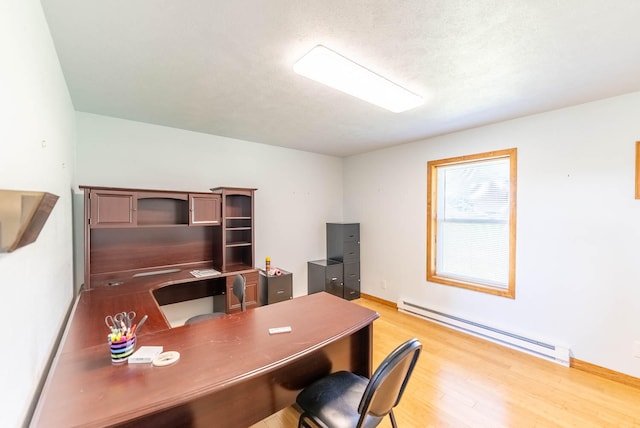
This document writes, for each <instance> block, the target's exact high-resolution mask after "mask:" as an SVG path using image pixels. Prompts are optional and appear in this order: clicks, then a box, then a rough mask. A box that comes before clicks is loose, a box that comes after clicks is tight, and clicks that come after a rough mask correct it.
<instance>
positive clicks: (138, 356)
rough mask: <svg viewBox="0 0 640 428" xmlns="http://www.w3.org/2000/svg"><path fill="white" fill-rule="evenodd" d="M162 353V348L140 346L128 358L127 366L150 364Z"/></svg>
mask: <svg viewBox="0 0 640 428" xmlns="http://www.w3.org/2000/svg"><path fill="white" fill-rule="evenodd" d="M162 351H163V347H162V346H141V347H140V349H138V350H137V351H136V352H134V353H133V354H131V355H130V356H129V359H128V361H129V364H138V363H151V362H152V361H153V359H154V358H155V357H157V356H158V355H160V354H161V353H162Z"/></svg>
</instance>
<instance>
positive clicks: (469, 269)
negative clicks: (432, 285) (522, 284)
mask: <svg viewBox="0 0 640 428" xmlns="http://www.w3.org/2000/svg"><path fill="white" fill-rule="evenodd" d="M516 153H517V152H516V149H507V150H501V151H495V152H489V153H480V154H476V155H471V156H462V157H457V158H451V159H442V160H437V161H431V162H429V163H428V166H427V169H428V172H427V174H428V178H427V193H428V195H427V235H428V236H427V281H432V282H438V283H441V284H447V285H453V286H458V287H463V288H469V289H472V290H476V291H483V292H486V293H491V294H496V295H500V296H505V297H511V298H514V297H515V242H516V234H515V230H516V164H517V159H516Z"/></svg>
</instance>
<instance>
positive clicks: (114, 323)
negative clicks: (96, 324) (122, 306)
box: [104, 311, 136, 334]
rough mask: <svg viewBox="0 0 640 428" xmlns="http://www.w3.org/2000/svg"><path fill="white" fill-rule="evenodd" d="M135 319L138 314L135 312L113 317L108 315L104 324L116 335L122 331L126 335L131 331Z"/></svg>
mask: <svg viewBox="0 0 640 428" xmlns="http://www.w3.org/2000/svg"><path fill="white" fill-rule="evenodd" d="M135 317H136V313H135V312H134V311H130V312H118V313H117V314H115V315H113V316H111V315H107V316H106V317H104V323H105V324H106V326H107V327H108V328H109V329H110V330H111V332H112V333H114V334H115V333H116V332H118V331H120V332H121V333H123V334H126V333H127V332H128V331H129V330H130V329H131V324H132V323H133V320H134V318H135Z"/></svg>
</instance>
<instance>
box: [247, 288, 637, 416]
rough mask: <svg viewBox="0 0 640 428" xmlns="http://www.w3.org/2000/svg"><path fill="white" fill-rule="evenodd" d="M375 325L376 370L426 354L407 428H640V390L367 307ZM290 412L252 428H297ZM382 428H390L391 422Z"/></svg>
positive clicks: (413, 383)
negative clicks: (416, 346)
mask: <svg viewBox="0 0 640 428" xmlns="http://www.w3.org/2000/svg"><path fill="white" fill-rule="evenodd" d="M354 302H355V303H357V304H360V305H362V306H365V307H368V308H371V309H373V310H375V311H377V312H378V313H379V314H380V318H379V319H378V320H377V321H375V323H374V329H373V331H374V334H373V335H374V341H373V343H374V351H373V362H374V369H375V367H377V366H378V364H379V363H380V362H381V361H382V360H383V359H384V357H386V355H387V354H388V353H389V352H391V351H392V350H393V349H394V348H395V347H396V346H397V345H398V344H400V343H401V342H403V341H405V340H407V339H409V338H412V337H417V338H418V339H419V340H420V341H421V342H422V345H423V352H422V354H421V356H420V360H419V361H418V364H417V366H416V370H415V371H414V374H413V376H412V378H411V380H410V382H409V384H408V386H407V390H406V392H405V395H404V397H403V398H402V401H401V402H400V405H399V406H398V407H397V408H396V410H395V411H394V413H395V415H396V419H397V421H398V425H399V426H400V427H401V428H422V427H438V428H441V427H456V428H457V427H482V428H485V427H486V428H501V427H509V428H512V427H515V428H522V427H525V428H526V427H580V428H584V427H624V428H626V427H640V389H639V388H636V387H633V386H628V385H624V384H621V383H617V382H615V381H612V380H607V379H604V378H602V377H599V376H596V375H593V374H590V373H586V372H584V371H580V370H576V369H572V368H567V367H563V366H560V365H558V364H555V363H552V362H548V361H545V360H542V359H539V358H536V357H533V356H529V355H527V354H524V353H521V352H518V351H514V350H511V349H509V348H506V347H503V346H500V345H496V344H493V343H490V342H487V341H483V340H481V339H477V338H475V337H472V336H469V335H465V334H462V333H459V332H456V331H454V330H451V329H448V328H445V327H441V326H438V325H436V324H434V323H431V322H428V321H425V320H422V319H419V318H416V317H414V316H411V315H406V314H403V313H399V312H397V311H396V310H395V309H394V308H391V307H389V306H386V305H383V304H380V303H378V302H374V301H371V300H367V299H358V300H356V301H354ZM297 420H298V412H297V411H296V410H295V409H294V408H293V407H290V408H287V409H284V410H282V411H280V412H279V413H276V414H275V415H272V416H271V417H269V418H267V419H265V420H263V421H261V422H259V423H257V424H255V425H254V426H253V427H251V428H293V427H296V426H297ZM380 426H381V427H390V426H391V424H390V423H389V421H388V418H387V419H385V421H384V422H383V424H381V425H380Z"/></svg>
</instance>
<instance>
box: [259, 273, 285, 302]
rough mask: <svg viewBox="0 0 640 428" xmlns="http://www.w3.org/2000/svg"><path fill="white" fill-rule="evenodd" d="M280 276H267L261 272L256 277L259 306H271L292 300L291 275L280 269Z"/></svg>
mask: <svg viewBox="0 0 640 428" xmlns="http://www.w3.org/2000/svg"><path fill="white" fill-rule="evenodd" d="M280 271H281V272H282V275H267V274H266V273H265V272H264V271H263V270H261V271H260V275H259V277H258V281H259V287H258V288H259V290H260V305H271V304H273V303H278V302H282V301H284V300H289V299H292V298H293V275H292V274H291V272H286V271H284V270H282V269H280Z"/></svg>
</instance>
